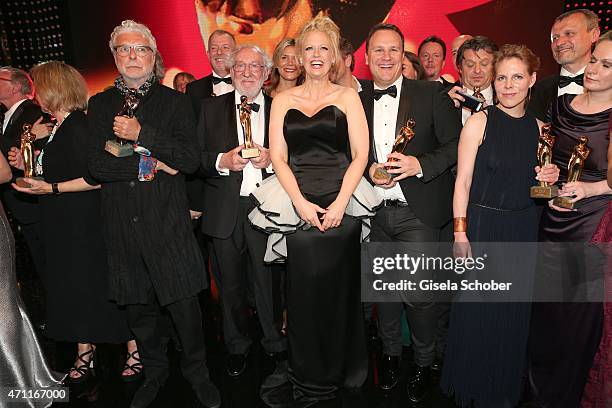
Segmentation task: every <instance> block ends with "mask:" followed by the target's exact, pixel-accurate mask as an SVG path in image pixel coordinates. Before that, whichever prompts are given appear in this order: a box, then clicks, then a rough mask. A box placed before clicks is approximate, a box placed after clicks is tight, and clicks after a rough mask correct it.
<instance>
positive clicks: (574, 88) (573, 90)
mask: <svg viewBox="0 0 612 408" xmlns="http://www.w3.org/2000/svg"><path fill="white" fill-rule="evenodd" d="M584 68H586V67H584ZM584 68H582V69H581V70H580V71H578V72H576V73H575V74H572V73H570V72H569V71H568V70H566V69H565V68H561V75H562V76H566V77H575V76H578V75H580V74H584ZM583 92H584V88H583V87H582V86H580V85H578V84H577V83H575V82H572V83H571V84H569V85H567V86H564V87H563V88H557V97H559V96H561V95H565V94H572V95H581V94H582V93H583Z"/></svg>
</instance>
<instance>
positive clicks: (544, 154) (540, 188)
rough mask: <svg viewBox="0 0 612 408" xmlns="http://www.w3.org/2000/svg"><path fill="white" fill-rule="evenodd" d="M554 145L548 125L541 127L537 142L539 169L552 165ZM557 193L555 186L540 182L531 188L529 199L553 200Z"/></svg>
mask: <svg viewBox="0 0 612 408" xmlns="http://www.w3.org/2000/svg"><path fill="white" fill-rule="evenodd" d="M554 144H555V136H553V135H552V134H551V126H550V123H547V124H545V125H544V126H542V134H541V135H540V138H539V140H538V152H537V157H538V166H540V168H542V167H544V166H546V165H547V164H551V163H552V149H553V146H554ZM558 192H559V189H558V188H557V186H551V185H550V183H548V182H546V181H540V182H539V184H538V185H537V186H533V187H531V194H530V195H531V198H546V199H551V198H555V197H556V196H557V194H558Z"/></svg>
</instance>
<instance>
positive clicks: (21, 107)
mask: <svg viewBox="0 0 612 408" xmlns="http://www.w3.org/2000/svg"><path fill="white" fill-rule="evenodd" d="M29 103H32V102H31V101H29V100H25V101H23V102H22V103H21V104H20V105H19V106H18V107H17V109H15V112H13V115H12V116H11V119H10V120H9V123H8V124H7V125H6V130H5V131H4V134H5V135H10V134H11V133H12V132H13V131H15V132H17V133H19V134H21V129H13V126H14V125H15V123H16V122H17V119H19V116H21V114H22V113H23V111H24V109H25V108H26V106H27V105H28V104H29ZM30 124H32V123H30Z"/></svg>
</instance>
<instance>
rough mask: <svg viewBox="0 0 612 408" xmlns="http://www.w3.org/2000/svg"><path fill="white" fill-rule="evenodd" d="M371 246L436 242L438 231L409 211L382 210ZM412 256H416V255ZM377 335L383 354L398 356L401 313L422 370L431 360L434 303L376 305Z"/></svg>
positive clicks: (404, 209)
mask: <svg viewBox="0 0 612 408" xmlns="http://www.w3.org/2000/svg"><path fill="white" fill-rule="evenodd" d="M371 239H372V242H398V241H400V242H411V243H419V242H425V243H427V242H439V240H440V230H439V229H437V228H431V227H428V226H427V225H425V224H423V223H422V222H421V220H419V219H418V218H417V217H416V216H415V215H414V213H413V212H412V210H411V209H410V207H382V208H381V209H380V210H378V212H377V213H376V216H375V217H374V220H373V222H372V233H371ZM417 252H418V253H416V254H415V255H417V256H418V255H420V252H421V251H417ZM376 308H377V312H378V332H379V336H380V339H381V341H382V344H383V353H384V354H388V355H391V356H400V355H401V354H402V325H401V315H402V310H403V309H404V308H405V309H406V317H407V319H408V324H409V326H410V334H411V337H412V344H413V348H414V362H415V363H416V364H417V365H419V366H421V367H426V366H429V365H431V363H432V362H433V361H434V358H435V354H436V352H435V343H436V331H437V326H438V310H437V308H436V303H434V302H428V301H418V302H416V301H415V302H410V301H406V302H403V303H402V302H382V303H377V304H376Z"/></svg>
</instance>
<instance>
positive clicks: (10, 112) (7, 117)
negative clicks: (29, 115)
mask: <svg viewBox="0 0 612 408" xmlns="http://www.w3.org/2000/svg"><path fill="white" fill-rule="evenodd" d="M25 101H27V99H26V98H23V99H20V100H19V101H17V102H15V103H14V104H13V106H11V108H10V109H9V110H7V111H6V113H5V114H4V122H2V134H4V132H6V127H7V126H8V124H9V122H10V121H11V116H13V113H15V111H16V110H17V108H18V107H19V105H21V104H22V103H23V102H25Z"/></svg>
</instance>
